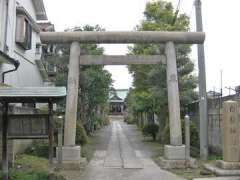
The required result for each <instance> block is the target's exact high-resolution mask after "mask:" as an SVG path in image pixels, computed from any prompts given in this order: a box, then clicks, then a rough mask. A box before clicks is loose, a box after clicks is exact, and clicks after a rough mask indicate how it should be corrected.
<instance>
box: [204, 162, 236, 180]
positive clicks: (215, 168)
mask: <svg viewBox="0 0 240 180" xmlns="http://www.w3.org/2000/svg"><path fill="white" fill-rule="evenodd" d="M239 164H240V163H239ZM239 164H238V165H236V164H235V163H231V162H229V163H228V162H223V161H222V162H217V163H216V164H205V165H204V168H205V169H207V170H209V171H211V172H213V173H214V174H215V175H217V176H240V169H236V168H237V166H238V167H239ZM219 166H221V167H219ZM230 167H232V168H233V169H229V168H230ZM224 168H225V169H224Z"/></svg>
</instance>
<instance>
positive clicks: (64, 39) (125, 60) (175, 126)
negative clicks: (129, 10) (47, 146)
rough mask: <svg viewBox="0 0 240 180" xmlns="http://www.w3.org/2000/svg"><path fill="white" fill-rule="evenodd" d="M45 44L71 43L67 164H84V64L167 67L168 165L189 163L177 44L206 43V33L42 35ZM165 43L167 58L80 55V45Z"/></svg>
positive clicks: (64, 151) (66, 117)
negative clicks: (80, 134)
mask: <svg viewBox="0 0 240 180" xmlns="http://www.w3.org/2000/svg"><path fill="white" fill-rule="evenodd" d="M40 36H41V41H42V42H43V43H54V44H57V43H60V44H62V43H69V44H71V48H70V60H69V74H68V91H67V100H66V116H65V119H66V120H65V129H64V147H63V151H62V160H63V163H64V162H65V163H70V164H76V163H79V162H80V159H81V158H80V147H78V146H76V145H75V136H76V120H77V105H78V103H77V102H78V101H77V99H78V85H79V66H80V65H82V66H84V65H129V64H159V63H166V64H167V88H168V108H169V123H170V145H166V146H165V147H164V156H165V157H164V158H165V159H166V161H164V163H167V162H170V164H179V163H176V162H179V160H181V162H184V163H185V145H183V144H182V130H181V120H180V101H179V88H178V75H177V63H176V50H175V44H203V43H204V40H205V34H204V33H202V32H158V31H140V32H139V31H138V32H117V31H116V32H89V31H88V32H42V33H41V34H40ZM84 43H88V44H89V43H96V44H101V43H102V44H130V43H139V44H146V43H152V44H153V43H155V44H163V43H164V44H165V55H163V56H160V55H159V56H156V55H155V56H91V55H85V56H80V54H81V49H80V44H84Z"/></svg>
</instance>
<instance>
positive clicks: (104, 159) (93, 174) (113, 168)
mask: <svg viewBox="0 0 240 180" xmlns="http://www.w3.org/2000/svg"><path fill="white" fill-rule="evenodd" d="M98 135H99V138H98V139H99V143H98V144H97V151H96V152H95V155H94V158H93V159H92V160H91V161H90V163H89V165H88V166H87V168H86V170H85V171H84V172H83V173H82V175H81V176H80V177H79V178H77V179H76V180H78V179H79V180H181V179H182V178H179V177H177V176H176V175H174V174H172V173H170V172H168V171H164V170H162V169H160V168H159V167H158V166H157V165H156V164H155V163H154V162H153V160H152V159H151V158H150V156H151V153H150V152H149V151H148V150H147V149H146V147H144V145H143V144H142V143H141V138H139V132H138V131H137V130H136V127H135V126H128V125H126V124H124V123H123V122H122V121H120V120H116V121H114V120H113V121H112V123H111V126H109V127H107V128H105V129H103V130H101V131H100V132H99V134H98ZM71 180H73V179H71ZM74 180H75V179H74Z"/></svg>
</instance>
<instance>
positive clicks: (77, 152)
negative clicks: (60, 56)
mask: <svg viewBox="0 0 240 180" xmlns="http://www.w3.org/2000/svg"><path fill="white" fill-rule="evenodd" d="M80 50H81V49H80V44H79V43H78V42H73V43H72V44H71V48H70V60H69V71H68V86H67V99H66V112H65V126H64V146H63V147H62V149H61V148H58V150H57V152H58V153H61V154H62V157H61V160H62V164H63V165H64V168H65V169H66V168H67V167H69V169H78V168H80V161H81V147H80V146H76V144H75V139H76V124H77V106H78V89H79V65H80V62H79V61H80ZM60 149H61V151H62V152H60ZM57 157H58V156H57Z"/></svg>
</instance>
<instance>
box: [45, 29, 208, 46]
mask: <svg viewBox="0 0 240 180" xmlns="http://www.w3.org/2000/svg"><path fill="white" fill-rule="evenodd" d="M40 37H41V41H42V42H43V43H72V42H79V43H82V44H84V43H96V44H131V43H155V44H157V43H166V42H169V41H171V42H174V43H176V44H203V43H204V40H205V33H203V32H176V31H171V32H168V31H135V32H130V31H129V32H128V31H109V32H94V31H79V32H41V33H40Z"/></svg>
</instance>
